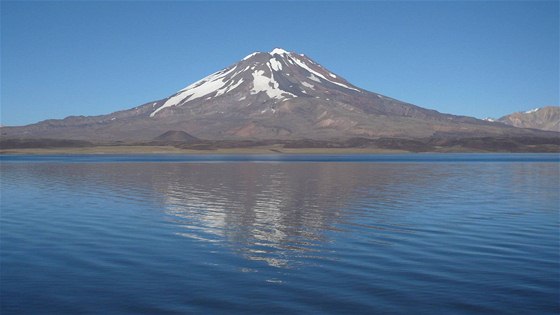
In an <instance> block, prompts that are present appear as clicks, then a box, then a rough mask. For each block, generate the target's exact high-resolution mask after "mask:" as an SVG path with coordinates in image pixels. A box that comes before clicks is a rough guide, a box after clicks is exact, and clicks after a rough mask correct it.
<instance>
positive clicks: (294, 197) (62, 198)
mask: <svg viewBox="0 0 560 315" xmlns="http://www.w3.org/2000/svg"><path fill="white" fill-rule="evenodd" d="M0 171H1V181H0V189H1V190H0V192H1V195H0V210H1V213H0V214H1V215H0V313H1V314H185V313H196V314H220V313H221V314H235V313H240V314H241V313H243V314H245V313H256V314H262V313H278V314H306V313H309V314H316V313H321V314H329V313H331V314H341V313H348V314H557V313H558V311H559V310H560V302H559V296H560V233H559V227H560V219H559V211H560V210H559V207H560V206H559V204H560V179H559V178H560V163H559V156H558V155H557V154H441V155H437V154H435V155H434V154H403V155H251V156H245V155H58V156H51V155H49V156H18V155H4V156H0Z"/></svg>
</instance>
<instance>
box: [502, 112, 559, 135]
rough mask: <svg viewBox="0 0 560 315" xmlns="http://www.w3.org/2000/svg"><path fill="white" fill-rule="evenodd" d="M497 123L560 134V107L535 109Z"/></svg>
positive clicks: (515, 114)
mask: <svg viewBox="0 0 560 315" xmlns="http://www.w3.org/2000/svg"><path fill="white" fill-rule="evenodd" d="M497 121H499V122H502V123H504V124H507V125H510V126H514V127H519V128H533V129H541V130H549V131H558V132H560V106H547V107H542V108H535V109H532V110H529V111H526V112H518V113H513V114H509V115H506V116H504V117H502V118H500V119H498V120H497Z"/></svg>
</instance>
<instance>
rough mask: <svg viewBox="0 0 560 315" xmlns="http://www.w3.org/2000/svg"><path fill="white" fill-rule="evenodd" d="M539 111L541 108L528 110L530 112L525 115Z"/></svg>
mask: <svg viewBox="0 0 560 315" xmlns="http://www.w3.org/2000/svg"><path fill="white" fill-rule="evenodd" d="M539 109H540V108H534V109H531V110H528V111H526V112H525V114H531V113H534V112H536V111H538V110H539Z"/></svg>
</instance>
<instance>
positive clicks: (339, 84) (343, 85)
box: [294, 58, 360, 92]
mask: <svg viewBox="0 0 560 315" xmlns="http://www.w3.org/2000/svg"><path fill="white" fill-rule="evenodd" d="M294 61H295V63H297V65H298V66H300V67H302V68H303V69H305V70H307V71H308V72H309V73H311V74H313V75H315V76H317V77H319V78H321V79H324V80H326V81H329V82H331V83H334V84H336V85H338V86H342V87H343V88H347V89H350V90H354V91H357V92H360V90H358V89H355V88H352V87H349V86H348V85H346V84H342V83H339V82H335V81H332V80H329V79H327V78H326V77H325V76H324V75H322V74H320V73H319V72H317V71H315V70H313V69H311V68H310V67H309V66H307V65H306V64H305V62H303V61H301V60H299V59H297V58H296V59H294Z"/></svg>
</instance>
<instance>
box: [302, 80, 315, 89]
mask: <svg viewBox="0 0 560 315" xmlns="http://www.w3.org/2000/svg"><path fill="white" fill-rule="evenodd" d="M301 85H303V86H305V87H306V88H310V89H312V90H314V89H315V85H313V84H310V83H307V82H305V81H302V82H301Z"/></svg>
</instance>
